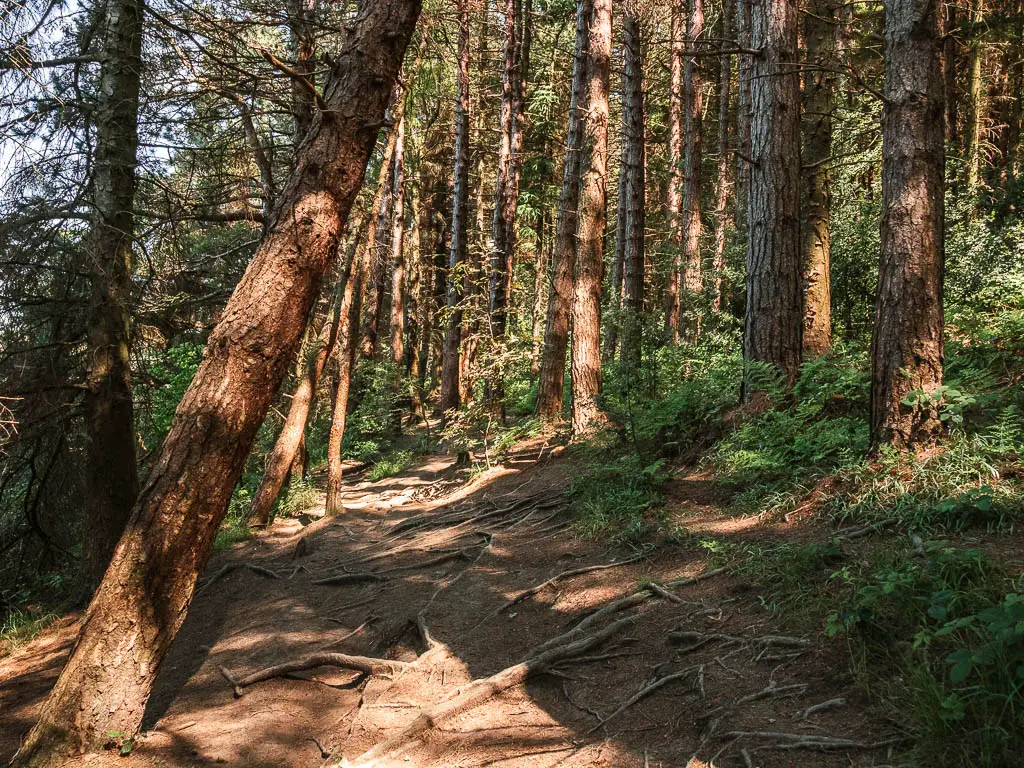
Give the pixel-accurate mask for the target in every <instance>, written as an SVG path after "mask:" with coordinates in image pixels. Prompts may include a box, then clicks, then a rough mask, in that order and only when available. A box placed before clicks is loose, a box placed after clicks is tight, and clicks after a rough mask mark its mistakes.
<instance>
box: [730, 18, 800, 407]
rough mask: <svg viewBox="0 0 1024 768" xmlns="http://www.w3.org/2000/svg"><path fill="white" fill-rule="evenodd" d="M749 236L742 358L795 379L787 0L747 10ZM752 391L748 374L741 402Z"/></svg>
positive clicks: (796, 227) (794, 158)
mask: <svg viewBox="0 0 1024 768" xmlns="http://www.w3.org/2000/svg"><path fill="white" fill-rule="evenodd" d="M751 21H752V25H751V47H753V48H755V49H758V50H760V51H761V55H760V56H753V57H751V58H752V59H753V66H752V67H751V76H750V100H751V107H752V116H753V119H752V120H751V126H750V152H751V158H750V159H751V166H750V184H749V186H750V190H749V205H748V216H749V227H750V231H749V236H748V238H747V309H746V317H745V320H744V333H743V358H744V360H745V361H746V362H747V363H748V364H749V363H752V362H762V363H768V364H770V365H771V366H774V367H775V368H777V369H778V370H779V371H780V372H781V373H782V375H783V376H784V377H785V379H786V380H787V381H789V382H792V381H794V380H795V379H796V375H797V371H798V369H799V367H800V359H801V347H802V342H801V335H802V331H803V278H802V275H803V269H802V266H803V265H802V264H801V262H800V218H799V202H800V201H799V189H800V77H799V69H798V67H799V58H798V55H797V24H798V13H797V6H796V2H795V0H760V2H757V3H755V4H754V6H753V8H752V13H751ZM755 394H756V392H755V388H754V386H752V381H751V378H750V377H749V376H748V377H747V378H746V380H745V382H744V399H745V400H747V401H750V400H751V399H752V398H753V397H754V395H755Z"/></svg>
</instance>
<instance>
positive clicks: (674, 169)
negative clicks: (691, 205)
mask: <svg viewBox="0 0 1024 768" xmlns="http://www.w3.org/2000/svg"><path fill="white" fill-rule="evenodd" d="M685 11H686V6H685V0H676V2H674V3H673V5H672V43H671V52H670V54H669V56H670V58H669V80H668V166H669V179H668V189H667V190H666V194H665V218H666V219H668V227H669V236H668V243H669V247H670V249H671V251H670V256H671V267H670V268H669V273H668V280H667V281H666V283H665V332H666V333H667V334H668V335H669V337H670V338H671V339H672V340H673V341H677V340H678V339H679V315H680V310H681V307H680V301H679V298H680V297H679V294H680V291H681V289H682V273H683V217H682V215H681V214H682V198H683V186H684V178H685V174H684V172H683V100H684V96H683V67H684V62H683V55H684V52H685V49H686V39H685V28H684V23H683V16H684V15H685Z"/></svg>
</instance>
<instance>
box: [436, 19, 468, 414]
mask: <svg viewBox="0 0 1024 768" xmlns="http://www.w3.org/2000/svg"><path fill="white" fill-rule="evenodd" d="M458 8H459V62H458V82H457V86H456V88H457V91H458V92H457V94H456V100H455V169H454V174H453V175H454V179H455V181H454V189H453V192H452V229H451V245H450V250H449V253H448V276H447V283H448V296H447V304H448V328H447V329H446V331H445V335H444V350H443V353H442V354H443V359H442V362H441V424H442V426H443V425H444V424H445V422H446V420H447V414H448V412H449V411H452V410H455V409H457V408H458V407H459V403H460V399H461V398H460V396H459V367H460V366H459V362H460V360H459V350H460V347H461V345H462V298H463V285H462V282H463V276H462V275H460V274H459V271H460V270H461V269H462V268H463V267H464V265H465V263H466V258H467V254H468V247H467V240H466V238H467V236H468V224H469V222H468V217H469V110H470V103H469V19H470V11H469V0H459V6H458Z"/></svg>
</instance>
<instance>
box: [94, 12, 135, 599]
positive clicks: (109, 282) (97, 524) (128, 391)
mask: <svg viewBox="0 0 1024 768" xmlns="http://www.w3.org/2000/svg"><path fill="white" fill-rule="evenodd" d="M102 25H103V30H104V35H105V37H104V43H103V55H104V59H103V63H102V65H101V68H100V81H99V93H98V97H97V103H96V111H95V121H96V125H95V128H96V152H95V159H94V163H93V166H94V168H95V171H94V173H93V179H92V195H91V197H92V202H93V207H94V210H95V214H94V216H95V219H94V222H93V225H92V232H91V234H90V237H89V238H88V240H87V242H86V245H85V248H86V254H87V258H88V263H89V267H90V269H89V272H90V274H91V278H90V282H91V286H92V288H91V291H90V301H89V319H88V321H87V339H88V344H89V362H88V371H87V374H86V385H87V390H86V395H85V423H86V433H87V440H86V462H87V465H88V475H87V476H88V487H87V492H86V494H85V501H86V510H87V519H86V526H85V530H86V531H87V532H88V535H87V536H86V537H85V541H84V544H85V547H84V558H85V562H86V570H87V572H88V575H89V578H90V580H91V581H92V583H93V584H94V585H95V584H98V583H99V581H100V579H101V578H102V577H103V572H104V571H105V570H106V568H107V564H108V563H109V562H110V557H111V555H112V554H113V552H114V547H115V546H116V545H117V540H118V539H119V538H120V537H121V532H122V531H123V530H124V526H125V523H126V522H127V520H128V516H129V515H130V514H131V510H132V506H133V505H134V504H135V499H136V497H137V496H138V493H139V475H138V470H137V466H136V458H135V420H134V412H133V406H132V386H131V367H130V362H129V359H128V353H129V350H130V349H131V321H130V316H129V310H128V306H127V305H128V302H129V301H130V300H131V290H132V284H131V280H132V270H133V263H134V257H133V254H132V237H133V231H134V226H135V218H134V216H133V214H132V211H133V209H134V207H135V181H136V179H135V166H136V154H137V152H138V146H139V132H138V121H139V81H140V77H141V72H142V32H143V30H142V6H141V5H140V4H139V3H138V2H137V1H136V0H111V2H109V3H108V4H107V5H106V6H105V15H104V18H103V19H102Z"/></svg>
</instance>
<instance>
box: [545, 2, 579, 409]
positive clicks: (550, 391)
mask: <svg viewBox="0 0 1024 768" xmlns="http://www.w3.org/2000/svg"><path fill="white" fill-rule="evenodd" d="M589 9H590V6H589V1H588V0H579V2H578V3H577V6H576V45H575V49H574V51H575V52H574V54H573V66H572V95H571V97H570V100H569V125H568V129H567V130H566V137H565V161H564V164H563V169H562V187H561V191H560V192H559V195H558V218H557V220H556V224H555V244H554V251H553V253H552V259H551V291H550V293H549V295H548V312H547V321H546V323H545V327H544V352H543V355H542V357H541V365H540V377H539V378H538V380H537V415H538V416H539V417H541V418H543V419H555V418H557V417H558V415H559V414H560V413H561V412H562V390H563V388H564V384H565V356H566V350H567V349H568V345H569V321H570V308H571V306H572V296H573V285H574V283H575V272H576V227H577V223H578V219H579V216H578V211H577V208H578V206H579V199H580V165H581V163H580V154H581V151H580V150H581V147H582V144H583V120H582V119H581V112H582V110H583V108H584V104H585V103H586V102H585V99H586V91H585V88H586V76H587V58H586V49H587V25H588V16H589Z"/></svg>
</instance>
